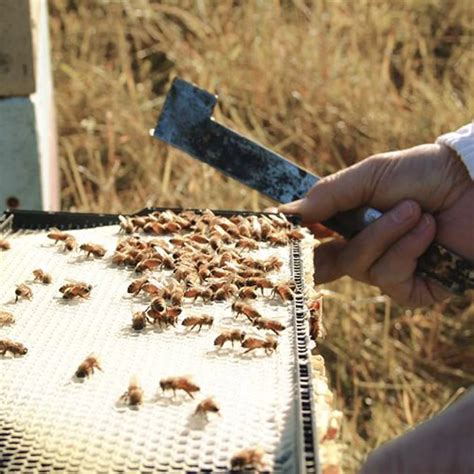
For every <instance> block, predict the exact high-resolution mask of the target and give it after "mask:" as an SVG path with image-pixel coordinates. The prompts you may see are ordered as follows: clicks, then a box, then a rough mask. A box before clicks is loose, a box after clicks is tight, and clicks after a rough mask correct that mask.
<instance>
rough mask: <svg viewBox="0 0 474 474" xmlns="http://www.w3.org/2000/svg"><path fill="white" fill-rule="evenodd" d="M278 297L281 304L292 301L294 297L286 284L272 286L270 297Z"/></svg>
mask: <svg viewBox="0 0 474 474" xmlns="http://www.w3.org/2000/svg"><path fill="white" fill-rule="evenodd" d="M276 295H278V296H279V297H280V300H281V301H282V303H284V302H285V301H292V300H293V299H294V297H295V294H294V293H293V290H292V289H291V287H290V285H289V284H287V283H278V284H276V285H275V286H274V288H273V291H272V297H274V296H276Z"/></svg>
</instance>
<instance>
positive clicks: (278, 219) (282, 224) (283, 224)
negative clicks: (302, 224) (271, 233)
mask: <svg viewBox="0 0 474 474" xmlns="http://www.w3.org/2000/svg"><path fill="white" fill-rule="evenodd" d="M268 217H269V218H270V220H271V221H272V225H273V226H274V227H277V228H278V229H290V228H291V224H290V222H289V221H288V219H287V218H286V216H285V214H282V213H280V214H278V215H276V214H269V216H268Z"/></svg>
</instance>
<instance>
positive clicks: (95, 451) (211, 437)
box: [0, 225, 317, 473]
mask: <svg viewBox="0 0 474 474" xmlns="http://www.w3.org/2000/svg"><path fill="white" fill-rule="evenodd" d="M4 227H5V226H4ZM118 231H119V227H118V226H117V225H109V226H103V227H94V228H86V229H80V230H69V231H68V232H70V233H72V234H73V235H74V236H75V237H76V239H77V241H78V242H79V243H84V242H93V243H98V244H101V245H104V246H105V247H106V248H107V250H108V252H107V255H106V256H105V257H104V258H103V259H95V258H92V257H90V258H86V257H85V255H84V254H83V253H82V252H81V253H79V252H72V253H64V251H63V250H62V246H61V245H60V244H58V245H53V243H52V241H51V240H49V239H47V238H46V231H45V230H37V231H32V230H28V231H27V230H17V231H15V232H13V231H12V232H11V233H10V235H8V239H9V241H10V243H11V246H12V248H11V250H9V251H6V252H2V253H0V290H1V293H0V294H1V295H2V296H1V300H0V308H1V309H3V310H5V311H8V312H11V313H13V314H14V316H15V319H16V323H15V324H14V325H12V326H8V327H0V338H2V339H3V338H9V339H12V340H14V341H19V342H22V343H23V344H25V345H26V347H27V348H28V353H27V355H26V356H23V357H16V358H13V357H9V356H7V357H3V358H2V357H1V356H0V471H1V472H51V471H58V470H63V471H64V472H99V473H100V472H104V473H106V472H143V473H145V472H227V471H229V469H230V459H231V457H232V456H233V455H234V454H235V453H236V452H238V451H239V450H241V449H244V448H248V447H255V446H259V447H261V448H262V449H263V450H264V452H265V456H264V462H265V466H266V468H265V470H268V471H269V472H314V471H316V469H317V461H316V456H315V441H314V436H315V431H314V416H313V413H312V409H313V408H312V407H313V404H312V400H311V380H310V373H311V371H310V367H309V361H308V349H307V337H306V329H305V323H304V313H305V309H304V298H303V291H302V290H303V275H304V273H305V269H304V268H303V263H302V262H303V260H305V261H308V260H309V261H310V262H311V261H312V259H304V258H301V252H303V254H304V253H305V252H310V251H311V245H310V243H309V239H308V242H303V244H302V245H301V246H300V245H296V244H294V245H292V246H286V247H269V246H268V245H267V244H264V243H261V244H260V249H259V250H258V251H252V252H248V254H250V255H252V256H255V257H258V258H266V257H269V256H271V255H277V256H278V257H279V258H281V259H282V261H283V262H284V265H283V268H282V269H281V270H280V271H279V272H272V273H269V274H268V277H269V278H270V279H272V280H273V281H280V280H288V279H289V278H290V277H293V278H294V279H295V281H296V282H297V285H298V289H299V292H298V295H297V297H296V299H295V301H293V302H288V303H285V304H283V303H281V302H280V301H279V300H277V299H275V298H270V295H269V290H267V293H266V296H265V297H259V298H258V299H257V300H255V301H253V302H252V305H253V306H255V307H256V308H257V309H258V310H259V311H260V312H261V313H262V314H263V315H264V316H265V317H268V318H272V319H277V320H279V321H280V322H282V323H284V324H285V325H286V327H287V328H286V329H285V330H284V331H282V333H281V335H280V336H278V343H279V346H278V349H277V351H276V352H275V353H274V354H272V355H266V354H265V353H264V352H263V351H260V350H258V351H254V352H252V353H249V354H247V355H243V349H242V348H241V347H240V346H239V344H237V343H236V344H235V347H233V348H232V347H231V345H230V343H226V345H225V346H224V348H222V349H219V350H218V349H216V348H215V347H214V345H213V342H214V339H215V337H216V336H217V335H218V334H219V332H220V330H221V329H227V328H241V329H244V330H245V331H246V333H247V334H254V335H257V336H259V337H262V336H263V335H264V334H265V333H264V332H262V331H259V330H257V329H255V328H253V327H252V326H251V325H250V324H249V323H248V321H247V320H246V319H245V318H244V317H242V316H241V317H239V318H234V316H233V315H232V313H231V308H230V305H231V301H223V302H212V303H203V302H201V300H198V301H196V302H192V300H191V299H186V300H185V303H184V306H183V313H182V314H181V315H180V317H179V323H178V325H177V326H176V327H169V328H166V329H165V328H163V329H160V328H159V327H153V326H147V327H146V328H145V329H144V330H142V331H135V330H133V329H132V328H131V315H132V313H133V312H135V311H139V310H142V309H144V308H145V307H146V306H147V300H146V299H144V298H143V299H141V298H140V297H135V298H134V297H131V296H130V295H128V294H127V292H126V289H127V286H128V284H129V283H130V281H131V280H132V279H134V278H136V277H137V274H135V273H134V272H133V270H130V269H124V268H118V267H116V266H114V265H113V264H112V263H111V261H110V257H111V255H112V253H113V250H114V248H115V246H116V244H117V241H118V239H119V238H121V237H122V236H121V235H120V234H119V233H118ZM36 268H42V269H43V270H45V271H47V272H49V273H50V274H51V275H52V277H53V283H52V284H50V285H43V284H40V283H34V282H33V281H32V280H33V275H32V271H33V270H34V269H36ZM306 271H308V270H306ZM309 271H310V270H309ZM153 275H154V278H155V279H156V280H158V281H159V280H160V279H164V278H166V277H168V276H170V272H165V271H163V272H154V273H153ZM68 279H70V280H78V281H85V282H87V283H90V284H91V285H93V289H92V292H91V295H90V298H89V299H78V300H64V299H63V298H61V294H60V293H59V291H58V288H59V287H60V286H61V285H62V284H63V283H65V282H66V280H68ZM23 282H24V283H26V284H28V285H29V286H30V287H31V288H32V290H33V299H32V300H31V301H28V300H24V299H21V300H20V301H19V302H18V303H14V299H15V298H14V290H15V285H17V284H19V283H23ZM201 313H206V314H209V315H212V316H213V317H214V325H213V326H212V327H211V328H210V329H207V328H206V327H204V328H203V329H202V330H201V331H199V332H198V331H197V330H194V331H188V330H187V329H186V328H184V327H183V326H181V321H182V320H183V318H184V317H186V316H189V315H193V314H201ZM91 353H94V354H96V355H97V356H98V357H99V359H100V361H101V366H102V369H103V372H100V371H96V372H95V373H94V374H93V375H92V376H91V377H90V378H88V379H86V380H84V381H82V382H79V381H77V380H75V378H74V377H73V375H74V372H75V370H76V369H77V367H78V366H79V364H80V363H81V362H82V361H83V360H84V359H85V358H86V357H87V356H88V355H89V354H91ZM177 375H190V376H191V377H192V379H193V381H194V382H196V384H197V385H199V387H200V388H201V390H200V392H198V393H197V394H196V396H195V399H194V400H193V399H191V398H190V397H189V396H188V395H187V394H185V393H181V392H178V393H177V395H176V396H173V395H172V393H171V392H170V393H165V394H163V393H162V392H161V390H160V388H159V381H160V379H162V378H165V377H169V376H177ZM132 376H136V377H137V378H138V380H139V382H140V384H141V386H142V388H143V389H144V403H143V405H141V406H139V407H138V408H133V407H129V406H127V405H125V404H123V403H121V402H120V401H119V398H120V396H121V395H122V394H123V393H124V391H125V390H126V389H127V387H128V383H129V381H130V378H131V377H132ZM208 396H212V397H213V398H214V399H215V400H216V402H217V403H218V405H219V406H220V410H221V416H218V415H215V414H210V415H209V416H208V419H207V420H206V419H205V418H204V417H200V416H196V415H195V414H194V411H195V409H196V406H197V403H198V402H199V401H201V400H202V399H204V398H206V397H208Z"/></svg>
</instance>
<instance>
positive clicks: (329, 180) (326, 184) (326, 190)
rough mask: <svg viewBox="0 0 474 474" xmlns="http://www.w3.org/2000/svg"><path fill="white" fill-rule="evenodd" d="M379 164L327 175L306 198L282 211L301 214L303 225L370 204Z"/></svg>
mask: <svg viewBox="0 0 474 474" xmlns="http://www.w3.org/2000/svg"><path fill="white" fill-rule="evenodd" d="M376 163H377V162H376V161H375V160H370V159H368V160H364V161H361V162H360V163H357V164H356V165H353V166H351V167H349V168H346V169H344V170H341V171H338V172H337V173H334V174H332V175H330V176H327V177H326V178H323V179H321V180H320V181H319V182H318V183H316V185H314V186H313V187H312V188H311V189H310V190H309V192H308V194H307V195H306V196H305V197H304V198H303V199H300V200H298V201H293V202H291V203H288V204H284V205H282V206H280V207H279V211H280V212H284V213H288V214H290V213H291V214H299V215H301V217H302V219H303V222H304V223H313V222H321V221H324V220H326V219H328V218H329V217H331V216H333V215H334V214H336V213H338V212H342V211H348V210H349V209H354V208H357V207H360V206H362V205H366V204H370V200H371V197H372V196H373V194H374V192H375V189H376V182H377V180H376V175H377V171H379V170H378V169H377V168H378V166H377V165H376ZM378 163H380V162H378Z"/></svg>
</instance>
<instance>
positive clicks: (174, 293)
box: [170, 285, 184, 306]
mask: <svg viewBox="0 0 474 474" xmlns="http://www.w3.org/2000/svg"><path fill="white" fill-rule="evenodd" d="M183 298H184V290H183V288H181V286H180V285H175V286H174V288H173V289H172V290H171V292H170V300H171V304H172V305H173V306H180V305H181V304H182V302H183Z"/></svg>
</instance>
